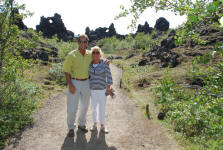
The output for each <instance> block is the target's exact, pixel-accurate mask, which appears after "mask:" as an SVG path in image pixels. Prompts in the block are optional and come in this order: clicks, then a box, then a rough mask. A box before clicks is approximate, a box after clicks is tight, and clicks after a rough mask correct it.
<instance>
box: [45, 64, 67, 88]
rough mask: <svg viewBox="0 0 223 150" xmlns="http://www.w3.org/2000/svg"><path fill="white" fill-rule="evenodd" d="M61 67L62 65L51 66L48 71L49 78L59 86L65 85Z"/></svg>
mask: <svg viewBox="0 0 223 150" xmlns="http://www.w3.org/2000/svg"><path fill="white" fill-rule="evenodd" d="M62 67H63V63H56V64H52V67H51V68H50V70H49V78H50V79H51V80H54V81H56V82H57V83H58V84H60V85H61V84H62V85H66V80H65V75H64V72H63V70H62Z"/></svg>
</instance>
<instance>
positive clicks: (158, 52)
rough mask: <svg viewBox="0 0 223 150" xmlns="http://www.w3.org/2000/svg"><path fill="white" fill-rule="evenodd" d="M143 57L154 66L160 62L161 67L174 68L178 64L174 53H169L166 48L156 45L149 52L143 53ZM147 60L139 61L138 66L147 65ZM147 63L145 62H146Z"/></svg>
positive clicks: (176, 55)
mask: <svg viewBox="0 0 223 150" xmlns="http://www.w3.org/2000/svg"><path fill="white" fill-rule="evenodd" d="M143 57H146V58H147V59H148V58H149V60H150V62H155V63H153V64H156V63H157V62H158V61H155V60H160V62H161V67H163V68H164V67H168V66H170V67H172V68H173V67H176V66H177V65H178V64H179V61H178V59H177V58H178V57H179V55H178V54H177V53H175V52H171V51H170V49H168V48H166V47H161V46H158V45H155V46H154V47H153V48H152V49H151V50H150V51H149V52H147V53H144V54H143ZM147 59H143V60H141V61H140V64H143V65H147V64H150V63H148V60H147ZM145 60H146V61H147V62H146V61H145Z"/></svg>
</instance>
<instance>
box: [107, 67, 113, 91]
mask: <svg viewBox="0 0 223 150" xmlns="http://www.w3.org/2000/svg"><path fill="white" fill-rule="evenodd" d="M105 72H106V84H107V86H109V87H110V86H111V85H112V84H113V80H112V74H111V70H110V67H109V66H108V65H105Z"/></svg>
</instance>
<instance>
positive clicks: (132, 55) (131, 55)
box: [125, 54, 135, 59]
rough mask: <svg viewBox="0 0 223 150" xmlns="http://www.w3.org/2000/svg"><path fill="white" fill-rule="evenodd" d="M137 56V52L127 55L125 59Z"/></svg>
mask: <svg viewBox="0 0 223 150" xmlns="http://www.w3.org/2000/svg"><path fill="white" fill-rule="evenodd" d="M134 56H135V54H130V55H129V56H127V57H126V58H125V59H129V58H132V57H134Z"/></svg>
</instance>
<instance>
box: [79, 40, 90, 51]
mask: <svg viewBox="0 0 223 150" xmlns="http://www.w3.org/2000/svg"><path fill="white" fill-rule="evenodd" d="M78 45H79V48H80V49H86V48H87V46H88V41H87V39H86V38H85V37H81V38H80V40H79V41H78Z"/></svg>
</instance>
